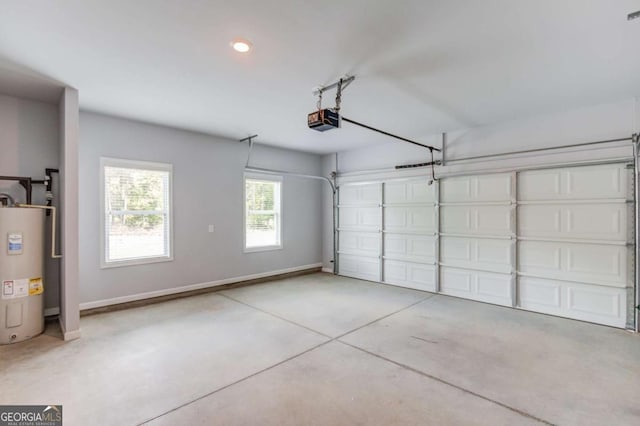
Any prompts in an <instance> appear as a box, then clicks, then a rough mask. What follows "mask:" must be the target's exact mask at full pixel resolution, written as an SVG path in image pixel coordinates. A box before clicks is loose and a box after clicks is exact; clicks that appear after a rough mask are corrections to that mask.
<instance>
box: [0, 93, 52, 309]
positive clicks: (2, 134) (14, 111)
mask: <svg viewBox="0 0 640 426" xmlns="http://www.w3.org/2000/svg"><path fill="white" fill-rule="evenodd" d="M58 127H59V126H58V106H57V105H52V104H48V103H43V102H38V101H32V100H27V99H22V98H16V97H12V96H4V95H0V147H1V151H0V175H2V176H24V177H33V178H34V179H43V178H44V173H45V169H46V168H58V164H59V147H58ZM53 178H54V185H53V190H54V191H55V192H56V193H55V195H56V196H59V193H60V191H59V188H60V187H59V185H58V180H57V176H55V175H54V176H53ZM0 192H7V193H9V194H11V195H13V196H14V198H15V199H16V201H17V202H21V203H23V202H25V201H26V198H25V191H24V189H23V188H22V186H20V185H19V184H17V183H13V182H9V181H0ZM32 202H33V203H34V204H45V203H46V199H45V189H44V186H43V185H35V186H34V187H33V200H32ZM54 205H58V199H56V200H54ZM50 226H51V221H50V220H49V219H48V220H47V224H46V230H47V237H48V235H49V231H50ZM45 241H46V243H45V246H46V247H45V252H46V253H47V254H48V253H50V248H51V246H50V239H49V238H45ZM45 258H46V261H45V277H44V281H45V289H46V291H45V309H51V308H57V307H58V299H59V288H60V280H59V274H60V272H59V263H60V261H59V260H55V259H51V258H49V257H48V256H47V257H45Z"/></svg>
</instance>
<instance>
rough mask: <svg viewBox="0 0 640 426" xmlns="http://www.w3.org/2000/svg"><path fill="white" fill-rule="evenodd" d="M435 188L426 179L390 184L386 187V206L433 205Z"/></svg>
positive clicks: (386, 184)
mask: <svg viewBox="0 0 640 426" xmlns="http://www.w3.org/2000/svg"><path fill="white" fill-rule="evenodd" d="M434 188H435V186H434V185H428V184H427V181H426V180H425V179H420V180H415V181H408V182H389V183H385V187H384V198H385V200H384V202H385V204H407V203H433V202H434V201H435V190H434Z"/></svg>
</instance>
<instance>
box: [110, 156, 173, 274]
mask: <svg viewBox="0 0 640 426" xmlns="http://www.w3.org/2000/svg"><path fill="white" fill-rule="evenodd" d="M105 167H120V168H128V169H141V170H157V171H163V172H169V180H168V185H169V188H168V190H169V196H168V203H167V206H166V209H167V221H168V224H167V234H168V235H167V239H168V244H169V247H168V253H167V254H166V255H161V256H152V257H143V258H136V259H124V260H112V261H107V244H108V239H107V235H106V233H107V230H106V227H105V225H106V218H107V211H106V205H105V202H106V188H105ZM171 261H173V165H172V164H169V163H155V162H150V161H140V160H128V159H122V158H110V157H101V158H100V267H101V268H117V267H122V266H133V265H144V264H148V263H159V262H171Z"/></svg>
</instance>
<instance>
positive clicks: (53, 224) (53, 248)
mask: <svg viewBox="0 0 640 426" xmlns="http://www.w3.org/2000/svg"><path fill="white" fill-rule="evenodd" d="M15 206H16V207H24V208H27V209H42V210H48V211H51V258H52V259H60V258H62V255H61V254H56V208H55V207H53V206H40V205H37V204H20V203H18V204H16V205H15Z"/></svg>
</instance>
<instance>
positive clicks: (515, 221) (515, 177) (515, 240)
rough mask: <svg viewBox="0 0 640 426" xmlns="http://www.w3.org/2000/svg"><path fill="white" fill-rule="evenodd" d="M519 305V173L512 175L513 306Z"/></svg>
mask: <svg viewBox="0 0 640 426" xmlns="http://www.w3.org/2000/svg"><path fill="white" fill-rule="evenodd" d="M518 305H519V297H518V173H517V172H512V173H511V306H512V307H514V308H515V307H517V306H518Z"/></svg>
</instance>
